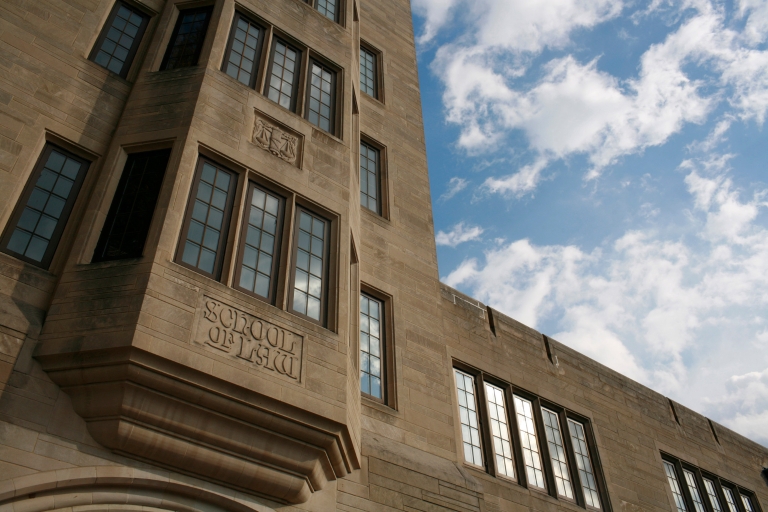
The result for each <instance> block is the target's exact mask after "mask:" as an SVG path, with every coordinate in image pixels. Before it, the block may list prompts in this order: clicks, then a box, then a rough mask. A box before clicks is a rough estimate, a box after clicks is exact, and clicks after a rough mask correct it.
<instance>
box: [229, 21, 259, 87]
mask: <svg viewBox="0 0 768 512" xmlns="http://www.w3.org/2000/svg"><path fill="white" fill-rule="evenodd" d="M263 34H264V29H263V28H261V26H259V25H257V24H256V23H254V22H252V21H251V20H249V19H248V18H246V17H245V16H243V15H242V14H240V13H239V12H236V13H235V19H234V21H233V22H232V31H231V33H230V34H229V43H228V45H227V51H226V53H225V60H224V65H223V66H222V70H223V71H224V72H225V73H226V74H228V75H229V76H231V77H232V78H234V79H236V80H238V81H239V82H241V83H243V84H245V85H247V86H248V87H253V86H254V84H255V83H256V73H257V66H258V61H259V53H260V50H261V41H262V37H263Z"/></svg>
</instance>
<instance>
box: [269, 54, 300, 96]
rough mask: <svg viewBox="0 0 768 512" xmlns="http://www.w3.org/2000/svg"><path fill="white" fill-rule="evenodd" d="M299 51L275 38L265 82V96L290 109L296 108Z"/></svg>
mask: <svg viewBox="0 0 768 512" xmlns="http://www.w3.org/2000/svg"><path fill="white" fill-rule="evenodd" d="M300 62H301V52H300V51H299V50H297V49H296V48H294V47H292V46H291V45H289V44H288V43H286V42H284V41H282V40H280V39H275V41H274V44H273V45H272V58H271V64H270V70H269V81H268V82H267V85H266V87H267V90H266V95H267V97H268V98H269V99H270V100H272V101H274V102H275V103H277V104H278V105H280V106H281V107H284V108H287V109H288V110H290V111H295V110H296V83H297V78H298V74H299V65H300Z"/></svg>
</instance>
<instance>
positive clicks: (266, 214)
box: [235, 183, 283, 302]
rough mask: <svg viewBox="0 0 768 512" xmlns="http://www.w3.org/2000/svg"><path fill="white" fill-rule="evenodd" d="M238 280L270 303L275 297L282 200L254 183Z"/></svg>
mask: <svg viewBox="0 0 768 512" xmlns="http://www.w3.org/2000/svg"><path fill="white" fill-rule="evenodd" d="M247 197H248V202H247V204H246V211H245V218H244V219H243V232H242V233H241V234H240V244H241V248H240V257H239V260H240V261H239V263H240V265H239V269H238V275H237V276H236V281H235V282H236V283H237V284H238V286H239V287H240V288H242V289H243V290H246V291H248V292H250V293H253V294H254V295H257V296H259V297H261V298H263V299H265V300H267V301H269V302H272V300H273V295H274V293H273V291H274V288H275V280H276V278H277V268H278V254H277V253H278V249H279V247H280V245H279V242H280V228H281V226H280V225H281V223H282V205H283V200H282V199H281V198H280V197H279V196H277V195H275V194H272V193H271V192H269V191H267V190H266V189H263V188H262V187H260V186H258V185H256V184H255V183H251V184H250V185H249V190H248V196H247Z"/></svg>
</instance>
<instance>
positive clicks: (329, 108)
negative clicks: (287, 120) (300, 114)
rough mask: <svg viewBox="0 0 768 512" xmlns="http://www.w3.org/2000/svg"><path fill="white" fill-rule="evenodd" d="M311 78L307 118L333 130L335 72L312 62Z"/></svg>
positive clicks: (328, 129)
mask: <svg viewBox="0 0 768 512" xmlns="http://www.w3.org/2000/svg"><path fill="white" fill-rule="evenodd" d="M310 68H311V70H312V72H311V75H310V80H309V105H308V106H309V108H308V110H307V119H308V120H309V122H310V123H312V124H314V125H315V126H317V127H319V128H320V129H322V130H325V131H326V132H330V133H332V132H333V114H334V108H333V105H334V95H335V90H334V81H335V78H336V76H335V73H334V72H333V71H330V70H329V69H327V68H325V67H323V66H321V65H319V64H317V63H316V62H312V63H311V64H310Z"/></svg>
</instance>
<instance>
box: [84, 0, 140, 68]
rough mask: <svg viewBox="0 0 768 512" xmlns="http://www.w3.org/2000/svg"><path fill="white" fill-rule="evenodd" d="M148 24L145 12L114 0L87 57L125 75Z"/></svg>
mask: <svg viewBox="0 0 768 512" xmlns="http://www.w3.org/2000/svg"><path fill="white" fill-rule="evenodd" d="M147 23H149V16H147V15H146V14H144V13H142V12H140V11H139V10H137V9H134V8H133V7H131V6H129V5H127V4H125V3H124V2H119V1H118V2H115V5H114V7H112V12H111V13H110V14H109V17H108V18H107V22H106V23H105V24H104V28H103V29H102V31H101V34H100V35H99V38H98V39H97V40H96V44H95V45H94V47H93V50H92V51H91V55H90V57H89V58H90V59H91V60H92V61H94V62H95V63H96V64H98V65H100V66H104V67H105V68H107V69H108V70H110V71H112V72H114V73H117V74H118V75H120V76H122V77H123V78H125V76H126V75H127V74H128V70H129V69H130V67H131V62H133V58H134V57H135V56H136V50H138V48H139V44H141V38H142V37H143V36H144V31H145V30H146V29H147Z"/></svg>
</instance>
